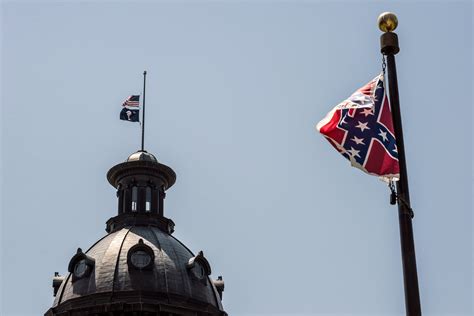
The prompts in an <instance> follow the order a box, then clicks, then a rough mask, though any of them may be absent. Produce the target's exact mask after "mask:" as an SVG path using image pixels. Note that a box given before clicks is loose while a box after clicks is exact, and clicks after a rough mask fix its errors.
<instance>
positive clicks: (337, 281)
mask: <svg viewBox="0 0 474 316" xmlns="http://www.w3.org/2000/svg"><path fill="white" fill-rule="evenodd" d="M1 8H2V15H1V27H2V29H1V35H2V50H1V54H2V56H1V61H2V65H1V75H2V76H1V80H2V82H1V88H2V99H1V100H2V101H1V103H2V112H1V116H2V123H1V127H2V128H1V133H2V142H1V143H2V147H1V149H2V153H1V158H2V159H1V161H2V168H1V171H2V175H1V179H2V190H1V193H2V197H1V200H2V217H1V222H2V226H1V238H2V247H1V249H2V252H1V271H2V280H1V287H2V295H1V297H2V302H1V314H2V315H5V316H14V315H21V316H29V315H41V314H42V313H44V312H45V311H46V310H47V309H48V308H49V306H50V304H51V303H52V288H51V277H52V275H53V273H54V272H55V271H58V272H60V273H62V274H64V273H66V270H67V264H68V262H69V260H70V258H71V256H72V255H73V254H74V253H75V250H76V249H77V247H82V248H87V247H89V246H90V245H91V244H92V243H93V242H94V241H96V240H97V239H98V238H99V237H101V236H102V235H104V234H105V231H104V228H105V221H106V220H107V219H108V218H110V217H112V216H114V214H115V212H116V211H115V210H116V198H115V191H114V189H113V188H112V187H111V186H110V185H109V184H108V183H107V181H106V179H105V174H106V172H107V170H108V168H110V167H111V166H113V165H114V164H116V163H119V162H121V161H123V160H124V159H125V158H126V157H127V156H128V155H129V154H130V153H132V152H134V151H135V150H137V149H138V147H139V136H140V130H139V125H137V124H131V123H127V122H123V121H120V120H119V119H118V114H119V111H120V109H121V103H122V101H123V99H124V98H125V97H126V96H128V95H130V94H134V93H140V92H141V82H142V76H141V73H142V71H143V70H144V69H147V70H148V72H149V76H148V78H149V81H148V90H147V117H148V120H147V139H146V149H148V150H149V151H150V152H153V153H154V154H156V156H157V157H158V159H159V160H160V161H161V162H163V163H166V164H168V165H170V166H171V167H173V168H174V170H175V171H176V173H177V174H178V180H177V183H176V185H175V186H174V187H173V188H172V189H170V190H169V191H168V195H167V199H166V208H165V214H166V215H167V216H169V217H171V218H172V219H173V220H174V221H175V222H176V232H175V234H174V235H175V236H176V237H177V238H179V239H180V240H181V241H183V242H184V243H185V244H186V245H188V246H189V247H190V248H191V249H192V250H193V251H195V252H197V251H199V250H201V249H202V250H204V253H205V254H206V257H207V258H208V259H209V261H210V263H211V265H212V271H213V276H214V277H217V275H221V274H222V275H223V277H224V280H225V282H226V288H225V292H224V305H225V308H226V310H227V311H228V312H229V314H230V315H233V316H257V315H258V316H260V315H328V314H330V315H356V314H357V315H402V314H403V313H404V299H403V281H402V271H401V258H400V244H399V232H398V218H397V210H396V207H393V206H390V205H389V192H388V189H387V187H386V186H385V185H384V184H383V183H382V182H380V181H379V180H377V179H376V178H374V177H370V176H367V175H364V174H363V173H361V172H360V171H359V170H357V169H354V168H351V167H350V166H349V163H348V162H347V161H346V160H345V159H344V158H342V157H341V156H339V154H338V153H337V152H336V151H335V150H334V149H333V148H332V147H331V146H330V145H329V144H328V143H327V142H326V141H325V140H324V139H323V138H322V137H321V136H320V135H318V134H317V133H316V132H315V129H314V125H315V124H316V123H317V122H318V121H319V120H320V119H321V118H322V117H323V116H324V115H325V114H326V113H327V112H328V111H329V110H330V109H331V108H332V107H333V106H334V105H336V104H337V103H338V102H340V101H341V100H343V99H344V98H346V97H348V96H349V95H350V94H351V93H352V92H353V91H354V90H355V89H357V88H359V87H360V86H361V85H363V84H365V83H366V82H367V81H368V80H370V79H372V78H373V77H374V76H375V75H376V74H378V73H379V72H380V70H381V55H380V53H379V50H380V47H379V36H380V31H379V30H378V28H377V24H376V19H377V16H378V15H379V14H380V13H381V12H383V11H393V12H396V13H397V15H398V17H399V27H398V29H397V33H398V35H399V38H400V46H401V51H400V53H399V55H397V65H398V75H399V88H400V100H401V107H402V116H403V119H404V121H403V123H404V132H405V142H406V152H407V159H408V171H409V181H410V189H411V195H412V204H413V208H414V210H415V219H414V233H415V243H416V251H417V260H418V273H419V281H420V292H421V300H422V307H423V311H424V315H472V314H473V305H472V300H473V234H472V231H473V218H472V198H471V196H472V194H473V191H472V184H473V182H472V179H473V177H472V148H473V140H472V136H473V134H472V119H473V116H472V105H473V97H472V87H473V80H472V70H473V63H472V53H473V52H472V38H473V25H472V13H473V12H472V9H473V8H472V3H471V2H470V1H450V2H448V1H444V2H443V1H436V2H428V1H419V2H414V1H400V2H395V1H386V2H383V1H377V2H376V1H367V2H362V1H358V2H352V1H335V2H330V1H254V2H251V1H243V2H238V1H194V2H184V1H178V2H153V3H152V2H135V1H134V2H132V1H127V2H126V1H122V2H110V1H103V2H73V1H64V2H62V1H61V2H60V1H56V2H47V3H46V2H44V3H41V2H39V1H36V2H23V1H7V2H3V4H2V7H1Z"/></svg>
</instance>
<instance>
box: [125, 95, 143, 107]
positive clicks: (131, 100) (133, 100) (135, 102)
mask: <svg viewBox="0 0 474 316" xmlns="http://www.w3.org/2000/svg"><path fill="white" fill-rule="evenodd" d="M139 105H140V96H139V95H131V96H129V97H128V98H126V99H125V101H123V104H122V106H129V107H138V106H139Z"/></svg>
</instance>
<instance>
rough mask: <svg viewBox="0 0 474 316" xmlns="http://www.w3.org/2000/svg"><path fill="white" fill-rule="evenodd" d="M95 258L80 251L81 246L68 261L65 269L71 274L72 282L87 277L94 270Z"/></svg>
mask: <svg viewBox="0 0 474 316" xmlns="http://www.w3.org/2000/svg"><path fill="white" fill-rule="evenodd" d="M94 265H95V260H94V258H92V257H89V256H88V255H86V254H85V253H83V252H82V249H81V248H78V249H77V253H76V254H75V255H74V256H73V257H72V258H71V261H69V265H68V268H67V270H68V271H69V272H71V274H72V282H75V281H76V280H79V279H82V278H86V277H88V276H89V275H90V274H91V273H92V271H94Z"/></svg>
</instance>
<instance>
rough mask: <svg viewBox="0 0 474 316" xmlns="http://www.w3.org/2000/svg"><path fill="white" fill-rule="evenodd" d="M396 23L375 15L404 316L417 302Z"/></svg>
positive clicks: (415, 310)
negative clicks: (393, 165) (395, 169)
mask: <svg viewBox="0 0 474 316" xmlns="http://www.w3.org/2000/svg"><path fill="white" fill-rule="evenodd" d="M397 24H398V21H397V18H396V16H395V15H394V14H393V13H383V14H382V15H381V16H380V17H379V27H380V29H381V30H382V31H384V32H385V33H384V34H382V36H381V38H380V42H381V51H382V54H384V55H385V56H386V58H387V71H388V90H389V99H390V106H391V110H392V120H393V127H394V131H395V136H396V141H397V151H398V162H399V166H400V180H399V181H397V202H398V219H399V225H400V245H401V251H402V265H403V280H404V287H405V309H406V314H407V315H408V316H420V315H421V304H420V293H419V289H418V274H417V269H416V256H415V242H414V240H413V226H412V218H413V211H412V209H411V207H410V193H409V190H408V175H407V165H406V159H405V146H404V142H403V129H402V118H401V115H400V102H399V98H398V81H397V68H396V65H395V55H396V54H397V53H398V52H399V51H400V48H399V46H398V37H397V34H395V33H393V32H392V31H393V30H395V28H396V27H397Z"/></svg>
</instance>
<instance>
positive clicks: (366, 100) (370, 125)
mask: <svg viewBox="0 0 474 316" xmlns="http://www.w3.org/2000/svg"><path fill="white" fill-rule="evenodd" d="M383 79H384V78H383V74H380V75H379V76H377V77H376V78H374V79H373V80H372V81H370V82H369V83H368V84H366V85H365V86H363V87H362V88H360V89H359V90H357V91H356V92H354V93H353V94H352V95H351V96H350V97H349V98H348V99H347V100H344V101H343V102H341V103H340V104H338V105H337V106H336V107H335V108H334V109H332V111H331V112H329V113H328V114H327V115H326V117H325V118H324V119H323V120H321V122H319V123H318V125H316V129H317V130H318V131H319V132H320V133H321V134H323V135H324V137H326V139H327V140H328V141H329V142H330V143H331V144H332V145H333V146H334V147H335V148H336V149H337V150H338V151H339V152H340V153H341V154H342V155H343V156H344V157H346V158H347V159H349V160H350V162H351V164H352V166H354V167H356V168H359V169H361V170H362V171H364V172H366V173H368V174H371V175H376V176H380V177H382V178H383V179H385V180H397V179H398V177H399V166H398V152H397V145H396V142H395V133H394V130H393V123H392V113H391V112H390V104H389V102H388V98H387V95H386V93H385V88H384V83H383Z"/></svg>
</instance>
